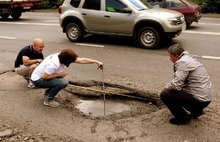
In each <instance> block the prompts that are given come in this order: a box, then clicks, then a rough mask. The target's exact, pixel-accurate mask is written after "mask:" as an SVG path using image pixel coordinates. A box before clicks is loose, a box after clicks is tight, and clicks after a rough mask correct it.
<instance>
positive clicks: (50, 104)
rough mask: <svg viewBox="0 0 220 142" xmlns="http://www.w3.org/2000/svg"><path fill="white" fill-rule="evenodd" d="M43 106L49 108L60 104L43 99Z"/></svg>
mask: <svg viewBox="0 0 220 142" xmlns="http://www.w3.org/2000/svg"><path fill="white" fill-rule="evenodd" d="M44 105H45V106H50V107H58V106H60V104H59V103H58V102H57V101H55V100H48V99H47V98H45V99H44Z"/></svg>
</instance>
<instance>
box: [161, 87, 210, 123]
mask: <svg viewBox="0 0 220 142" xmlns="http://www.w3.org/2000/svg"><path fill="white" fill-rule="evenodd" d="M160 99H161V100H162V102H163V103H164V104H165V105H166V106H167V107H168V109H169V110H170V112H171V113H172V114H173V115H174V117H176V118H179V119H181V118H185V117H186V116H187V111H189V112H190V113H191V115H194V116H196V115H198V114H202V112H203V109H204V108H205V107H207V106H208V105H209V103H210V102H200V101H198V100H196V99H195V98H193V97H192V95H190V94H188V93H186V92H184V91H178V90H168V89H164V90H163V91H162V92H161V94H160ZM186 110H187V111H186Z"/></svg>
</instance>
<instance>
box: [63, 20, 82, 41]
mask: <svg viewBox="0 0 220 142" xmlns="http://www.w3.org/2000/svg"><path fill="white" fill-rule="evenodd" d="M66 36H67V38H68V39H69V40H70V41H72V42H77V41H80V40H81V39H82V38H83V33H82V30H81V28H80V26H79V25H77V24H76V23H69V24H68V25H67V26H66Z"/></svg>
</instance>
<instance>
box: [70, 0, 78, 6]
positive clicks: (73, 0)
mask: <svg viewBox="0 0 220 142" xmlns="http://www.w3.org/2000/svg"><path fill="white" fill-rule="evenodd" d="M79 3H80V0H71V1H70V5H72V6H73V7H78V6H79Z"/></svg>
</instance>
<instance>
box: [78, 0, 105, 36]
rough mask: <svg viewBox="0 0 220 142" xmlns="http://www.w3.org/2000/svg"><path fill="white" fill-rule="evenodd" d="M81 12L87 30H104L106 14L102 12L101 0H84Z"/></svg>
mask: <svg viewBox="0 0 220 142" xmlns="http://www.w3.org/2000/svg"><path fill="white" fill-rule="evenodd" d="M80 13H81V15H82V21H83V23H84V26H85V28H86V30H88V31H90V32H92V31H94V32H102V31H103V25H104V21H103V20H104V18H103V17H104V14H103V12H101V0H84V3H83V5H82V8H81V9H80Z"/></svg>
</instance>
